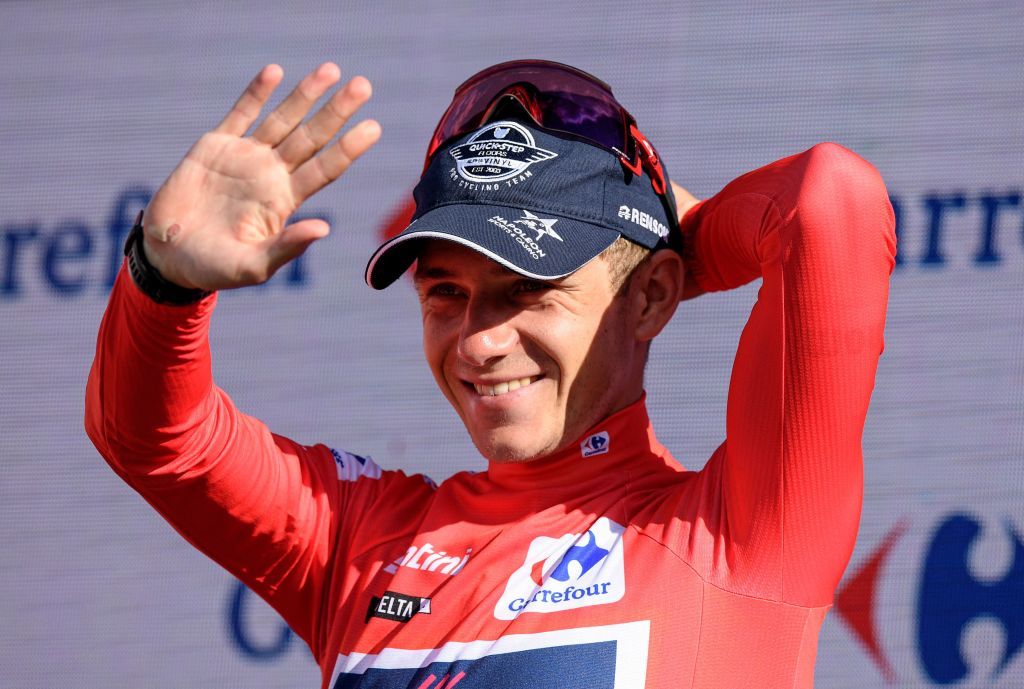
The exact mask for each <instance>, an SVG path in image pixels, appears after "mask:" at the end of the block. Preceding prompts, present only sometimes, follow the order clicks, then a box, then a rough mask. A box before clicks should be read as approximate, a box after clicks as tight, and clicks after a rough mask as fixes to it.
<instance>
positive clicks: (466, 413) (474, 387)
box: [415, 240, 644, 462]
mask: <svg viewBox="0 0 1024 689" xmlns="http://www.w3.org/2000/svg"><path fill="white" fill-rule="evenodd" d="M415 281H416V289H417V292H418V293H419V297H420V303H421V305H422V311H423V348H424V351H425V352H426V357H427V362H428V363H429V364H430V368H431V371H432V372H433V374H434V378H435V379H436V380H437V384H438V385H439V386H440V388H441V391H442V392H443V393H444V395H445V397H447V398H448V401H449V402H451V404H452V406H453V407H455V410H456V411H457V412H458V414H459V416H460V417H462V421H463V423H464V424H465V425H466V429H467V430H468V431H469V434H470V436H471V437H472V439H473V442H474V443H475V444H476V446H477V449H479V450H480V452H481V454H483V455H484V456H485V457H487V458H488V459H491V460H494V461H499V462H514V461H528V460H531V459H537V458H540V457H544V456H546V455H549V454H551V453H553V452H556V451H557V450H560V449H562V448H564V447H565V446H567V445H568V444H570V443H573V442H574V441H576V440H578V439H579V438H580V437H581V436H582V435H583V433H584V432H585V431H586V430H587V429H588V428H590V427H591V426H593V425H594V424H596V423H598V422H599V421H601V420H602V419H603V418H605V417H607V416H608V415H609V414H612V413H614V412H615V411H618V410H619V409H621V408H623V407H625V406H627V405H628V404H630V403H632V402H634V401H636V400H637V399H639V397H640V395H641V393H642V386H643V380H642V372H643V355H644V351H643V349H642V348H641V347H638V344H637V342H636V339H635V338H634V336H633V333H632V328H631V327H630V323H631V317H630V311H629V303H630V302H629V299H628V298H625V297H619V298H616V297H615V295H614V293H613V291H612V286H611V282H610V280H609V276H608V265H607V263H606V262H605V261H603V260H600V259H597V260H594V261H591V262H590V263H589V264H587V265H586V266H584V267H583V268H581V269H580V270H578V271H576V272H575V273H573V274H572V275H570V276H569V277H566V278H562V279H560V280H555V281H550V282H543V281H538V280H533V279H530V278H525V277H523V276H522V275H519V274H517V273H514V272H512V271H510V270H507V269H506V268H504V267H502V266H500V265H499V264H498V263H496V262H494V261H492V260H491V259H489V258H486V257H485V256H483V255H482V254H479V253H477V252H476V251H473V250H472V249H468V248H466V247H462V246H460V245H458V244H454V243H451V242H444V241H440V240H432V241H429V242H428V243H427V246H426V247H425V248H424V250H423V252H422V254H421V255H420V258H419V262H418V264H417V269H416V275H415Z"/></svg>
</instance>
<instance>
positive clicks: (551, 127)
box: [424, 60, 676, 225]
mask: <svg viewBox="0 0 1024 689" xmlns="http://www.w3.org/2000/svg"><path fill="white" fill-rule="evenodd" d="M509 99H511V100H513V101H514V102H515V103H516V104H517V105H518V106H519V107H520V109H521V110H522V111H524V112H525V113H526V114H528V115H529V116H530V117H531V118H532V119H533V120H534V122H535V123H536V124H537V125H538V126H539V127H541V128H542V129H545V130H548V131H553V132H558V133H560V134H563V135H567V136H569V137H571V138H573V139H576V140H579V141H583V142H586V143H589V144H592V145H595V146H597V147H599V148H602V149H604V150H606V151H609V152H611V153H613V154H615V155H616V156H618V158H619V160H620V161H621V163H622V165H623V167H625V168H626V169H627V170H629V171H630V172H632V173H633V174H634V175H637V176H638V177H639V176H641V175H642V173H643V172H646V173H647V176H648V177H649V178H650V180H651V186H652V187H653V188H654V191H655V193H656V194H657V195H658V196H659V197H660V198H661V200H662V203H663V204H664V205H665V208H666V210H667V211H668V216H669V220H670V222H671V223H672V225H675V224H676V211H675V203H674V202H673V201H672V198H671V196H670V195H669V194H667V193H666V192H667V188H668V180H667V179H666V176H665V170H664V168H663V167H662V165H661V161H660V159H659V157H658V153H657V151H656V150H655V149H654V146H652V145H651V143H650V142H649V141H648V140H647V138H646V137H645V136H644V135H643V134H642V133H641V132H640V130H639V129H638V128H637V126H636V120H635V119H634V118H633V116H632V115H630V114H629V112H628V111H627V110H626V109H625V108H624V107H622V105H620V104H619V102H618V101H617V100H615V96H614V95H613V94H612V89H611V87H610V86H608V84H606V83H604V82H603V81H601V80H600V79H598V78H597V77H595V76H593V75H592V74H588V73H587V72H584V71H583V70H580V69H576V68H575V67H571V66H569V65H564V64H561V63H559V62H550V61H548V60H514V61H512V62H503V63H501V64H498V65H494V66H492V67H488V68H487V69H484V70H483V71H480V72H477V73H476V74H474V75H473V76H471V77H470V78H469V79H467V80H466V81H464V82H463V83H462V84H461V85H460V86H459V87H458V88H457V89H455V96H454V98H453V99H452V103H451V105H449V106H448V109H447V110H445V113H444V115H442V117H441V121H440V122H438V124H437V128H436V129H435V130H434V135H433V136H432V137H431V139H430V146H429V148H428V149H427V155H426V159H425V161H424V169H426V168H427V167H428V166H429V164H430V161H431V159H432V158H433V156H434V154H435V153H437V151H438V149H440V148H441V147H442V146H443V145H444V143H445V142H446V141H448V140H450V139H453V138H455V137H458V136H462V135H463V134H467V133H469V132H472V131H474V130H476V129H478V128H480V127H481V126H483V125H484V124H486V123H487V122H489V121H490V120H491V118H492V117H493V116H494V115H495V113H496V111H498V110H499V109H500V108H502V107H504V106H505V105H506V104H507V103H508V100H509Z"/></svg>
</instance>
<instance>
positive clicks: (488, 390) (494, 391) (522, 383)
mask: <svg viewBox="0 0 1024 689" xmlns="http://www.w3.org/2000/svg"><path fill="white" fill-rule="evenodd" d="M537 378H539V376H530V377H529V378H519V379H518V380H510V381H508V382H505V383H498V384H497V385H479V384H477V383H474V384H473V387H474V388H476V392H477V394H478V395H487V396H488V397H495V396H497V395H504V394H505V393H506V392H512V391H513V390H518V389H519V388H525V387H526V386H527V385H529V384H530V383H533V382H535V381H536V380H537Z"/></svg>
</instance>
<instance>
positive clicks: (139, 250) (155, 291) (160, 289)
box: [124, 211, 212, 306]
mask: <svg viewBox="0 0 1024 689" xmlns="http://www.w3.org/2000/svg"><path fill="white" fill-rule="evenodd" d="M142 215H143V211H139V215H138V217H137V218H136V219H135V225H134V226H132V229H131V232H129V233H128V239H127V240H126V241H125V243H124V255H125V257H126V258H127V259H128V272H129V273H130V274H131V276H132V280H134V281H135V284H136V285H137V286H138V288H139V289H140V290H141V291H142V293H143V294H145V295H146V296H147V297H149V298H150V299H152V300H153V301H155V302H156V303H157V304H169V305H171V306H187V305H189V304H195V303H196V302H198V301H200V300H201V299H203V298H204V297H207V296H209V295H210V294H212V292H211V291H209V290H205V289H195V288H189V287H182V286H181V285H176V284H174V283H173V282H171V281H170V280H168V279H167V278H165V277H164V276H163V275H161V274H160V273H159V271H157V269H156V268H154V267H153V264H152V263H150V262H149V259H147V258H146V252H145V250H144V247H143V245H142Z"/></svg>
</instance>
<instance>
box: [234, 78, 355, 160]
mask: <svg viewBox="0 0 1024 689" xmlns="http://www.w3.org/2000/svg"><path fill="white" fill-rule="evenodd" d="M340 78H341V70H340V69H338V65H336V64H334V63H333V62H325V63H324V64H322V65H320V66H319V67H317V68H316V69H314V70H313V71H312V72H310V73H309V74H307V75H306V76H305V77H304V78H303V79H302V81H300V82H299V83H298V85H297V86H296V87H295V88H294V89H293V90H292V92H291V93H289V94H288V97H287V98H285V99H284V100H283V101H281V104H280V105H278V106H277V107H276V108H274V110H273V111H272V112H271V113H270V114H269V115H267V117H266V119H264V120H263V121H262V122H261V123H260V126H259V127H257V128H256V131H255V132H253V133H252V138H254V139H256V140H257V141H262V142H263V143H265V144H270V145H271V146H276V145H277V144H278V143H280V142H281V140H282V139H284V138H285V137H286V136H288V135H289V134H290V133H291V131H292V130H293V129H295V127H296V126H297V125H298V124H299V122H301V121H302V118H303V117H305V116H306V113H307V112H309V109H310V108H312V107H313V103H316V102H317V100H318V99H319V98H320V96H322V95H324V93H325V92H326V91H327V89H329V88H330V87H331V86H334V84H336V83H338V79H340Z"/></svg>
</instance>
